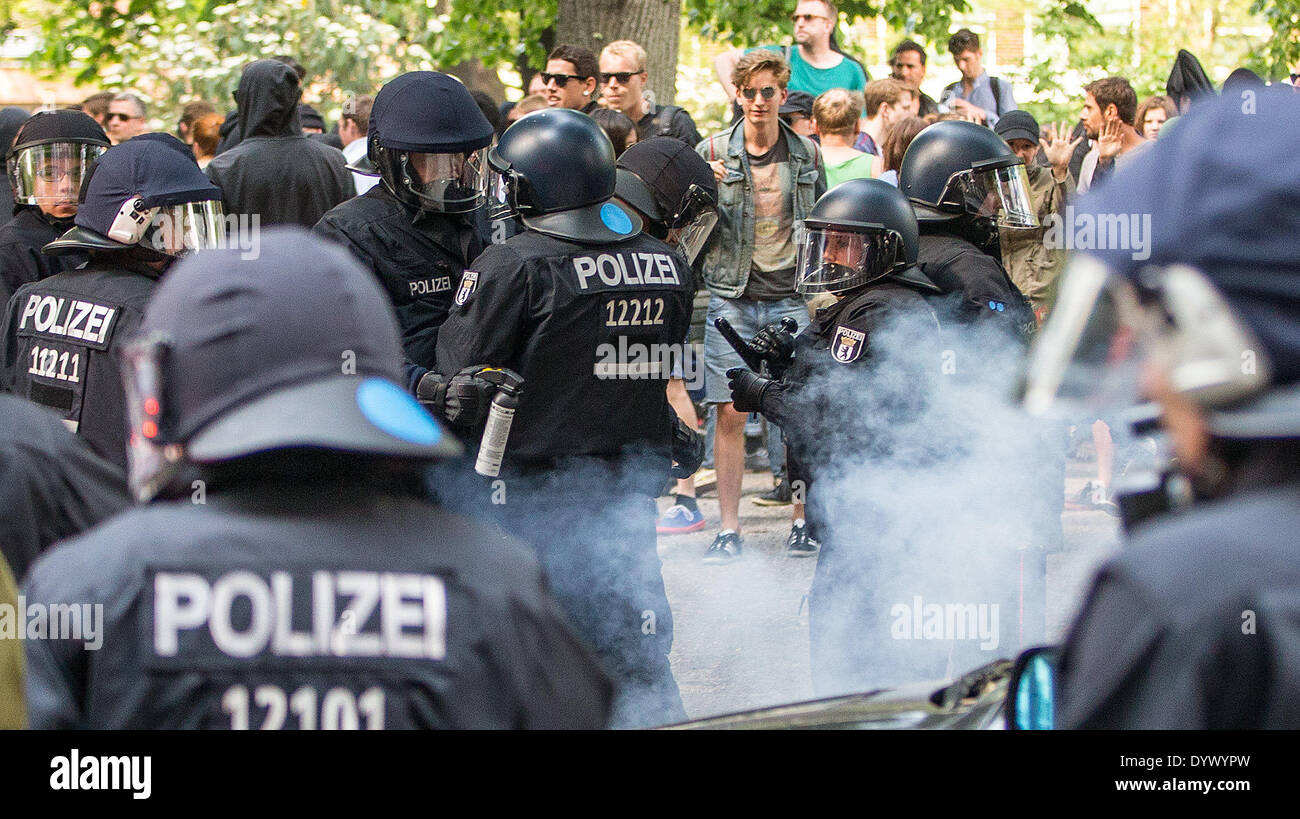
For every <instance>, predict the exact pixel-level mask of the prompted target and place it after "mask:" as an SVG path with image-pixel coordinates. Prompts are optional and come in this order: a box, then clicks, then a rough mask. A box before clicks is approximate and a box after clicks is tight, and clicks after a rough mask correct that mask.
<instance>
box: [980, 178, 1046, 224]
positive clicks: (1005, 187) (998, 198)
mask: <svg viewBox="0 0 1300 819" xmlns="http://www.w3.org/2000/svg"><path fill="white" fill-rule="evenodd" d="M961 180H962V191H961V193H962V199H963V201H964V205H965V208H966V211H967V212H968V213H973V214H975V215H977V216H983V217H986V218H989V219H997V221H998V224H999V225H1001V226H1002V227H1008V228H1035V227H1038V226H1039V224H1038V216H1037V215H1036V214H1035V213H1034V207H1033V205H1032V204H1031V203H1030V201H1029V175H1028V173H1027V172H1026V171H1025V166H1024V163H1017V164H1015V165H1006V166H1003V167H1000V168H984V169H978V168H977V169H975V170H972V171H971V172H970V173H968V174H963V175H962V177H961Z"/></svg>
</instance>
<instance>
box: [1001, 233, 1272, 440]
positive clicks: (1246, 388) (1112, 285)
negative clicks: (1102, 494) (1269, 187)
mask: <svg viewBox="0 0 1300 819" xmlns="http://www.w3.org/2000/svg"><path fill="white" fill-rule="evenodd" d="M1140 278H1141V281H1142V288H1141V291H1139V289H1138V288H1137V287H1135V286H1134V285H1133V284H1132V283H1131V282H1130V281H1129V280H1127V279H1125V278H1123V277H1120V276H1116V275H1114V274H1111V273H1110V272H1109V271H1108V270H1107V269H1106V267H1105V266H1104V265H1102V264H1101V263H1100V262H1099V261H1097V260H1096V259H1093V258H1091V257H1088V256H1076V257H1074V258H1073V259H1072V260H1071V262H1070V265H1069V266H1068V267H1067V269H1066V271H1065V275H1064V276H1063V278H1062V282H1061V292H1060V297H1059V299H1058V300H1057V303H1056V306H1055V307H1054V308H1053V309H1052V314H1051V316H1050V317H1049V318H1048V320H1047V322H1046V324H1044V325H1043V329H1042V331H1041V332H1040V333H1039V335H1038V339H1037V341H1036V343H1035V346H1034V348H1033V349H1032V350H1031V351H1030V355H1029V360H1028V364H1027V368H1026V372H1025V379H1024V385H1023V392H1022V401H1023V403H1024V406H1025V408H1026V409H1027V410H1029V411H1030V412H1032V413H1035V414H1039V415H1044V414H1058V413H1059V414H1064V415H1072V416H1074V417H1078V416H1080V415H1082V414H1086V413H1093V412H1095V413H1097V414H1099V415H1100V414H1104V413H1106V412H1109V411H1114V410H1123V409H1127V408H1129V407H1132V406H1134V405H1136V404H1138V403H1139V402H1140V401H1142V400H1144V399H1146V398H1149V397H1151V396H1148V395H1146V394H1145V388H1146V385H1147V384H1148V383H1150V381H1151V378H1152V376H1158V378H1159V380H1160V381H1161V382H1163V383H1164V384H1166V385H1167V386H1168V388H1169V389H1172V390H1173V391H1174V392H1176V393H1179V394H1180V395H1183V396H1186V397H1187V398H1188V399H1190V400H1191V401H1193V402H1194V403H1196V404H1198V405H1200V406H1202V407H1205V408H1215V407H1223V406H1230V405H1232V404H1234V403H1235V402H1238V401H1241V400H1242V399H1245V398H1248V397H1250V396H1252V395H1255V394H1257V393H1259V392H1260V391H1262V390H1265V389H1267V388H1268V384H1269V379H1270V377H1271V366H1270V363H1269V361H1268V357H1267V356H1266V355H1265V353H1264V350H1263V347H1262V345H1261V344H1260V343H1259V340H1258V338H1257V337H1256V336H1255V335H1254V333H1253V332H1252V331H1251V330H1250V329H1249V327H1247V326H1246V325H1245V324H1244V323H1243V322H1242V321H1241V319H1240V318H1239V317H1238V316H1237V314H1236V313H1235V312H1234V311H1233V310H1232V308H1231V306H1230V305H1229V304H1228V303H1227V301H1226V300H1225V299H1224V298H1223V296H1222V294H1221V293H1219V291H1218V290H1217V289H1216V288H1215V287H1214V285H1213V284H1212V283H1211V282H1210V281H1209V279H1208V278H1206V276H1205V275H1204V274H1203V273H1202V272H1200V271H1199V270H1196V269H1195V268H1192V267H1189V266H1187V265H1170V266H1168V267H1153V268H1148V269H1147V270H1144V271H1142V274H1141V277H1140Z"/></svg>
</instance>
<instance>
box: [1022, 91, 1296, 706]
mask: <svg viewBox="0 0 1300 819" xmlns="http://www.w3.org/2000/svg"><path fill="white" fill-rule="evenodd" d="M1252 99H1253V104H1252V106H1251V108H1250V110H1249V111H1246V112H1243V109H1242V103H1241V100H1240V99H1239V98H1237V97H1235V96H1234V97H1231V98H1229V97H1224V98H1223V99H1222V100H1217V101H1211V102H1206V103H1205V104H1204V106H1202V107H1199V108H1194V109H1192V111H1191V113H1190V114H1188V115H1186V116H1185V117H1182V118H1180V120H1179V126H1178V128H1177V130H1175V131H1173V132H1172V133H1170V134H1169V135H1168V137H1167V138H1164V139H1161V140H1160V142H1159V143H1157V144H1156V145H1155V146H1153V147H1152V148H1151V149H1150V151H1149V152H1147V153H1146V154H1144V155H1143V156H1142V157H1141V159H1140V160H1138V161H1135V162H1134V163H1133V164H1132V165H1131V166H1128V167H1126V168H1124V169H1122V170H1120V171H1118V172H1116V174H1115V176H1114V177H1113V179H1112V180H1111V181H1110V182H1109V183H1108V184H1107V185H1106V186H1105V187H1104V188H1103V189H1099V190H1097V191H1096V192H1095V193H1093V194H1090V195H1089V196H1087V197H1085V198H1084V199H1082V200H1081V201H1080V202H1079V204H1078V205H1077V208H1078V213H1079V214H1081V215H1083V216H1086V217H1088V218H1097V217H1099V216H1101V215H1104V214H1123V213H1133V214H1145V215H1147V218H1149V220H1150V221H1149V232H1148V233H1147V236H1146V239H1147V241H1148V244H1147V245H1146V250H1147V251H1149V258H1148V257H1147V252H1143V253H1141V254H1135V253H1134V252H1133V250H1134V249H1133V248H1131V247H1130V248H1123V247H1111V248H1105V249H1099V250H1092V251H1089V252H1087V253H1080V254H1079V255H1077V256H1075V257H1074V258H1072V259H1071V261H1070V263H1069V265H1068V267H1067V270H1066V271H1065V274H1064V277H1063V279H1062V292H1061V296H1060V299H1059V300H1058V307H1057V308H1056V309H1054V310H1053V314H1052V315H1051V316H1050V317H1049V318H1048V320H1047V322H1046V323H1045V324H1044V327H1043V331H1042V333H1041V334H1040V337H1039V340H1038V341H1037V343H1036V346H1035V349H1034V352H1033V355H1032V356H1031V359H1030V364H1029V367H1028V370H1027V379H1026V382H1027V383H1026V390H1025V404H1026V406H1027V407H1028V408H1030V409H1031V410H1034V411H1040V412H1041V411H1048V410H1056V411H1060V412H1064V413H1066V414H1072V411H1078V409H1082V408H1086V409H1087V410H1091V411H1093V412H1096V411H1097V410H1099V409H1103V410H1104V409H1107V408H1123V407H1125V406H1126V405H1127V404H1129V403H1130V402H1136V401H1138V400H1140V399H1143V398H1145V399H1153V400H1155V401H1157V402H1158V403H1159V404H1160V407H1161V411H1162V413H1161V421H1162V425H1163V426H1164V428H1165V430H1166V432H1167V433H1168V435H1169V436H1170V438H1171V439H1172V453H1171V455H1173V456H1175V457H1174V458H1171V459H1170V462H1169V463H1168V464H1167V469H1168V470H1169V472H1170V479H1168V480H1167V481H1166V482H1165V484H1164V485H1165V486H1166V488H1168V489H1171V490H1172V489H1176V488H1177V487H1179V486H1181V487H1182V489H1181V490H1179V491H1171V492H1167V493H1165V501H1166V502H1165V512H1164V513H1163V514H1158V515H1156V516H1153V517H1149V518H1148V519H1146V520H1145V521H1144V522H1143V523H1142V525H1141V526H1140V527H1138V528H1136V529H1135V530H1133V532H1132V533H1131V536H1130V538H1129V541H1128V543H1127V544H1126V545H1125V548H1124V549H1123V550H1122V551H1121V552H1120V553H1119V554H1118V555H1116V556H1115V557H1113V558H1111V559H1110V560H1108V561H1107V562H1106V563H1105V564H1104V565H1103V566H1102V567H1101V568H1100V570H1099V571H1098V572H1097V574H1096V576H1095V578H1094V580H1093V582H1092V586H1091V588H1090V589H1089V590H1088V592H1087V594H1086V595H1085V597H1084V603H1083V607H1082V610H1081V612H1080V613H1079V615H1078V617H1077V619H1076V620H1075V622H1074V624H1073V625H1072V626H1071V628H1070V631H1069V636H1068V637H1067V639H1066V641H1065V646H1064V650H1063V653H1062V656H1061V666H1060V672H1061V679H1060V691H1059V697H1058V699H1057V715H1058V725H1059V726H1060V727H1064V728H1089V729H1097V728H1159V729H1171V728H1174V729H1188V728H1190V729H1258V728H1296V727H1298V726H1300V716H1298V714H1297V711H1296V708H1295V703H1296V702H1297V701H1298V700H1300V683H1298V682H1297V677H1296V674H1295V660H1294V657H1295V656H1296V653H1295V652H1296V649H1297V643H1298V642H1300V637H1297V632H1296V629H1295V624H1296V623H1297V622H1300V602H1297V601H1300V595H1298V594H1297V591H1300V560H1298V559H1297V555H1296V548H1295V547H1296V537H1295V532H1296V530H1297V527H1300V503H1297V499H1298V498H1300V476H1298V475H1297V464H1300V386H1298V385H1300V266H1298V265H1297V258H1300V257H1298V256H1297V253H1296V236H1297V235H1300V158H1298V157H1297V156H1296V155H1295V152H1294V151H1292V150H1290V148H1289V147H1288V145H1287V144H1286V141H1285V140H1280V139H1278V135H1279V134H1288V133H1294V132H1295V130H1296V128H1298V127H1300V106H1297V104H1296V102H1295V99H1294V97H1293V96H1292V95H1291V94H1290V93H1289V92H1288V93H1286V94H1278V93H1274V92H1268V91H1265V90H1263V89H1260V90H1259V92H1258V93H1257V94H1256V95H1255V96H1254V97H1253V98H1252ZM1223 145H1231V146H1232V147H1233V161H1231V162H1224V161H1223V159H1222V156H1221V155H1220V157H1219V158H1218V159H1217V160H1214V161H1212V160H1211V156H1212V155H1214V154H1215V153H1216V150H1217V149H1216V146H1223ZM1135 256H1139V257H1140V258H1134V257H1135ZM1124 503H1125V501H1124V500H1123V499H1121V504H1124Z"/></svg>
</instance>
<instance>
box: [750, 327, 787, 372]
mask: <svg viewBox="0 0 1300 819" xmlns="http://www.w3.org/2000/svg"><path fill="white" fill-rule="evenodd" d="M798 329H799V325H797V324H795V323H794V321H793V320H792V319H789V318H783V319H781V321H779V322H773V323H772V324H769V325H767V326H766V327H764V328H763V329H761V330H759V331H758V333H757V334H756V335H755V336H754V338H753V339H752V340H751V341H750V342H749V347H750V349H752V350H753V351H754V353H755V354H756V355H758V356H759V357H760V358H762V359H763V360H764V361H766V362H767V363H768V366H770V367H771V368H772V374H773V375H775V376H776V377H777V378H780V377H781V376H782V375H783V374H784V373H785V371H786V370H788V369H789V368H790V365H791V364H793V363H794V333H795V331H796V330H798Z"/></svg>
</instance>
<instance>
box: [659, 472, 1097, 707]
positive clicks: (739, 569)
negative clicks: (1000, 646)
mask: <svg viewBox="0 0 1300 819" xmlns="http://www.w3.org/2000/svg"><path fill="white" fill-rule="evenodd" d="M1095 474H1096V473H1095V466H1094V465H1092V464H1090V463H1078V462H1071V463H1070V464H1069V468H1068V470H1067V477H1066V487H1065V490H1066V492H1067V493H1070V494H1073V493H1075V492H1077V491H1078V490H1079V488H1080V487H1082V486H1083V484H1084V483H1085V482H1086V481H1087V479H1088V478H1089V477H1092V476H1094V475H1095ZM770 487H771V476H770V475H769V474H768V473H766V472H761V473H760V472H748V473H746V475H745V484H744V495H745V496H744V498H742V500H741V520H742V523H743V525H744V528H745V545H746V557H745V559H744V560H742V561H739V562H736V563H733V564H729V565H724V566H711V565H706V564H704V563H702V562H701V560H700V558H701V557H702V556H703V554H704V551H705V549H707V548H708V545H709V543H710V542H711V541H712V540H713V536H714V535H715V534H716V532H717V528H718V503H717V498H716V496H715V495H713V494H712V493H710V494H708V495H707V496H704V497H701V498H700V508H701V510H702V511H703V512H704V515H705V518H706V520H707V521H708V523H709V525H708V527H707V528H706V529H705V530H704V531H702V532H698V533H694V534H690V535H673V536H663V537H660V538H659V555H660V557H661V558H662V559H663V563H664V582H665V584H666V586H667V589H668V598H669V601H670V602H671V603H672V606H673V615H674V623H675V626H674V627H675V638H674V645H673V654H672V658H671V659H672V664H673V671H674V673H675V674H676V676H677V681H678V684H679V685H680V686H681V691H682V699H683V701H684V702H685V704H686V710H687V713H688V714H689V715H690V716H691V717H693V718H698V717H704V716H709V715H713V714H720V713H727V712H731V711H739V710H744V709H747V708H756V707H759V706H763V705H773V704H777V703H782V702H792V701H796V700H801V699H809V698H811V697H812V696H813V690H812V680H811V677H810V674H809V668H808V607H807V604H806V601H805V600H804V596H805V595H806V594H807V592H808V587H809V585H810V584H811V582H812V576H813V568H814V565H815V562H816V561H815V559H792V558H788V557H786V555H785V538H786V535H787V534H788V533H789V531H790V508H789V507H788V506H777V507H763V506H757V505H755V504H754V503H753V502H752V501H751V498H752V497H754V496H757V495H759V494H762V493H763V492H766V491H767V490H768V489H769V488H770ZM669 504H670V500H669V499H667V498H661V499H660V500H659V505H660V509H661V510H662V509H664V508H667V506H668V505H669ZM1062 524H1063V526H1064V529H1065V539H1066V548H1065V549H1064V550H1063V551H1062V552H1060V553H1058V554H1053V555H1049V556H1048V564H1047V594H1048V611H1047V629H1048V636H1049V638H1050V639H1052V640H1058V639H1060V637H1061V635H1062V634H1063V632H1064V630H1065V629H1066V628H1067V627H1068V625H1069V622H1070V619H1071V617H1072V616H1073V614H1074V611H1075V608H1076V607H1077V606H1078V603H1079V598H1080V597H1081V595H1082V594H1083V592H1084V591H1086V589H1087V584H1088V581H1089V580H1090V579H1091V573H1092V571H1093V569H1094V568H1095V566H1096V565H1097V563H1098V562H1099V561H1100V560H1101V559H1102V558H1104V557H1105V556H1106V555H1107V554H1109V553H1110V552H1111V551H1112V550H1113V549H1116V548H1118V542H1117V537H1118V526H1117V520H1116V519H1115V518H1113V517H1110V516H1109V515H1107V514H1105V513H1104V512H1097V511H1087V512H1071V511H1067V512H1063V517H1062Z"/></svg>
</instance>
